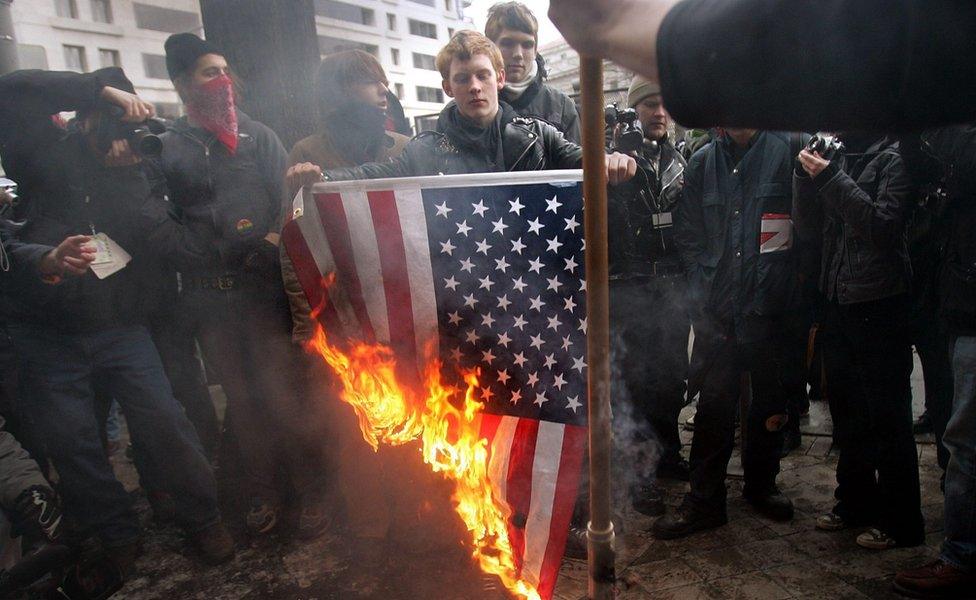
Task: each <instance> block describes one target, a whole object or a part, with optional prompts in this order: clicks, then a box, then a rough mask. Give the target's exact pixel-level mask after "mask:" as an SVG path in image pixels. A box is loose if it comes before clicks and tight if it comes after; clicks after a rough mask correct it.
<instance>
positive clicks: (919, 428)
mask: <svg viewBox="0 0 976 600" xmlns="http://www.w3.org/2000/svg"><path fill="white" fill-rule="evenodd" d="M932 431H933V427H932V417H930V416H929V411H925V412H923V413H922V414H920V415H918V418H917V419H915V422H914V423H912V433H914V434H915V435H919V434H922V433H932Z"/></svg>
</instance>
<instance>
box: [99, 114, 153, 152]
mask: <svg viewBox="0 0 976 600" xmlns="http://www.w3.org/2000/svg"><path fill="white" fill-rule="evenodd" d="M124 115H125V111H124V110H122V109H121V108H119V107H118V106H112V107H111V108H109V109H108V111H107V116H105V118H103V119H102V123H101V124H100V126H99V132H98V138H99V140H98V145H99V146H100V147H102V148H103V149H104V150H105V151H106V152H107V151H108V149H109V148H110V147H111V145H112V142H113V141H115V140H125V141H127V142H129V147H130V148H131V149H132V151H133V152H135V153H136V154H138V155H139V156H144V157H155V156H159V155H160V154H161V153H162V151H163V141H162V140H161V139H159V136H160V135H161V134H163V133H164V132H165V131H166V125H165V124H164V123H163V122H162V121H160V120H159V119H153V118H150V119H146V120H145V121H143V122H142V123H126V122H125V121H123V120H122V117H123V116H124Z"/></svg>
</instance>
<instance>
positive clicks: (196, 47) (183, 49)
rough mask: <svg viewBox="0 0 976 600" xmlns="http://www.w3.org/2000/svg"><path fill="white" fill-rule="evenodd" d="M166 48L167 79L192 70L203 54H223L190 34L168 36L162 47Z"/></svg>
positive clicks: (208, 43) (205, 41)
mask: <svg viewBox="0 0 976 600" xmlns="http://www.w3.org/2000/svg"><path fill="white" fill-rule="evenodd" d="M164 47H165V48H166V70H167V71H168V72H169V78H170V79H171V80H172V79H176V78H177V77H179V76H180V75H183V74H184V73H186V72H187V71H190V70H191V69H193V66H194V65H195V64H197V59H198V58H200V57H201V56H203V55H204V54H219V55H221V56H223V55H224V53H223V52H221V51H220V50H218V49H217V47H216V46H214V45H213V44H211V43H210V42H208V41H207V40H201V39H200V38H198V37H197V36H195V35H193V34H192V33H174V34H173V35H171V36H169V38H167V40H166V44H165V46H164Z"/></svg>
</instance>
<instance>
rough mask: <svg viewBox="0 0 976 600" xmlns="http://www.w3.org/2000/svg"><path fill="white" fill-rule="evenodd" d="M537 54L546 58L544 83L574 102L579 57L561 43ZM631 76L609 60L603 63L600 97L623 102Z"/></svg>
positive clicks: (549, 46) (548, 46)
mask: <svg viewBox="0 0 976 600" xmlns="http://www.w3.org/2000/svg"><path fill="white" fill-rule="evenodd" d="M539 54H541V55H542V57H543V58H545V59H546V70H547V71H548V72H549V79H548V80H547V83H548V84H549V85H551V86H552V87H554V88H556V89H558V90H559V91H561V92H563V93H565V94H568V95H569V96H570V97H571V98H573V99H574V100H576V99H577V98H578V97H579V91H580V90H579V85H580V60H579V54H577V53H576V51H575V50H573V49H572V48H571V47H570V46H569V44H567V43H566V42H565V41H564V40H558V41H555V42H549V43H548V44H543V45H541V46H540V47H539ZM633 76H634V73H633V71H629V70H627V69H625V68H623V67H621V66H620V65H617V64H614V63H612V62H610V61H609V60H604V61H603V94H604V97H605V100H606V102H607V103H608V104H609V103H611V102H621V103H623V102H626V100H627V88H628V87H629V86H630V80H631V79H632V78H633Z"/></svg>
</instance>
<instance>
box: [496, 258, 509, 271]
mask: <svg viewBox="0 0 976 600" xmlns="http://www.w3.org/2000/svg"><path fill="white" fill-rule="evenodd" d="M510 266H511V265H510V264H508V261H507V260H505V257H504V256H503V257H501V258H496V259H495V270H496V271H501V272H502V273H504V272H505V269H507V268H509V267H510Z"/></svg>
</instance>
